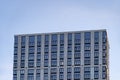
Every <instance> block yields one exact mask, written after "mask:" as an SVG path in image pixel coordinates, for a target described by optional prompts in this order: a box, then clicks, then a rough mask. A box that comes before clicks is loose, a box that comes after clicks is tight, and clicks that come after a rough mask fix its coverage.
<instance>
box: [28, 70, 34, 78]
mask: <svg viewBox="0 0 120 80" xmlns="http://www.w3.org/2000/svg"><path fill="white" fill-rule="evenodd" d="M28 80H34V69H28Z"/></svg>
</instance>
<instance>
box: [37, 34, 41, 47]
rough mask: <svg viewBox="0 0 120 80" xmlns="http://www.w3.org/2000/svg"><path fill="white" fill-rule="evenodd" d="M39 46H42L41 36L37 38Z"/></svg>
mask: <svg viewBox="0 0 120 80" xmlns="http://www.w3.org/2000/svg"><path fill="white" fill-rule="evenodd" d="M37 45H38V46H40V45H41V35H38V36H37Z"/></svg>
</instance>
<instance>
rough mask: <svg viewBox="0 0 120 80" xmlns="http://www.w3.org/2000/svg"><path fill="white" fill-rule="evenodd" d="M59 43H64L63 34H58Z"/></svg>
mask: <svg viewBox="0 0 120 80" xmlns="http://www.w3.org/2000/svg"><path fill="white" fill-rule="evenodd" d="M60 44H64V34H60Z"/></svg>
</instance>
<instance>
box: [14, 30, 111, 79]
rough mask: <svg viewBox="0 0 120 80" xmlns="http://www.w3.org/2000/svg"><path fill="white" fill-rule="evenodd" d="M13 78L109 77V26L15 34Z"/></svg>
mask: <svg viewBox="0 0 120 80" xmlns="http://www.w3.org/2000/svg"><path fill="white" fill-rule="evenodd" d="M13 80H109V45H108V39H107V32H106V30H87V31H70V32H56V33H40V34H22V35H15V36H14V64H13Z"/></svg>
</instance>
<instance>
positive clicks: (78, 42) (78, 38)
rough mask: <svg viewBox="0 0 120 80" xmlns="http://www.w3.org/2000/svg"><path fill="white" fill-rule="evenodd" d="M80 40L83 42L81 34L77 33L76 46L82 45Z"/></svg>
mask: <svg viewBox="0 0 120 80" xmlns="http://www.w3.org/2000/svg"><path fill="white" fill-rule="evenodd" d="M80 40H81V34H80V33H75V37H74V41H75V44H80Z"/></svg>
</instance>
